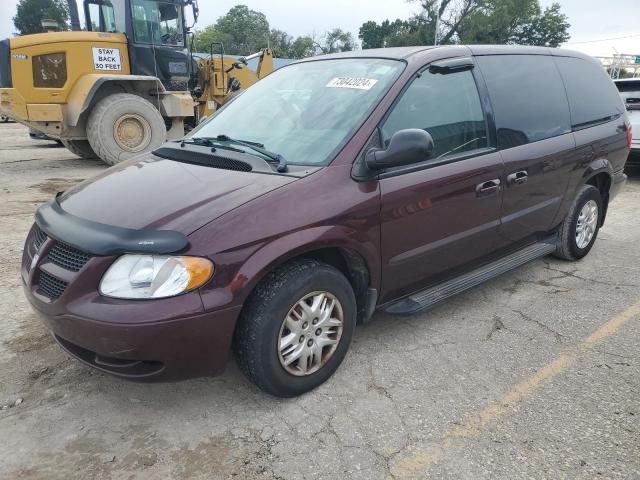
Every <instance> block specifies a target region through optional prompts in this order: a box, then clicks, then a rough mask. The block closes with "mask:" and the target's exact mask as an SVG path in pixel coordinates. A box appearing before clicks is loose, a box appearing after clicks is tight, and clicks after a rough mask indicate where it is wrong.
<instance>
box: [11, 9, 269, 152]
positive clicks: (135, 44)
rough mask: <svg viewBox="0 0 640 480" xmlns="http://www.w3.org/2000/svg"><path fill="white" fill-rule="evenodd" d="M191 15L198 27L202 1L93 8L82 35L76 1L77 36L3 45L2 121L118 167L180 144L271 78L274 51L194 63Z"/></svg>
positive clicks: (220, 54) (213, 55)
mask: <svg viewBox="0 0 640 480" xmlns="http://www.w3.org/2000/svg"><path fill="white" fill-rule="evenodd" d="M187 6H191V7H192V9H193V17H194V19H196V20H197V16H198V7H197V3H196V0H85V1H84V13H85V19H86V30H85V31H82V30H81V29H80V22H79V17H78V10H77V6H76V3H75V0H69V9H70V12H71V25H72V30H73V31H65V32H48V33H39V34H34V35H25V36H21V37H15V38H11V39H7V40H4V41H0V115H6V116H7V117H9V118H11V119H13V120H15V121H17V122H20V123H23V124H24V125H27V126H29V127H30V128H32V129H35V130H38V131H40V132H42V133H44V134H46V135H47V136H49V137H53V138H55V139H59V140H60V141H61V142H62V143H63V144H64V145H65V146H66V147H67V148H68V149H69V150H71V151H72V152H73V153H75V154H77V155H80V156H82V157H85V158H95V157H99V158H101V159H102V160H104V161H105V162H106V163H108V164H110V165H113V164H116V163H118V162H120V161H123V160H126V159H128V158H131V157H133V156H135V155H138V154H140V153H143V152H148V151H151V150H153V149H155V148H157V147H158V146H159V145H160V144H162V143H163V142H164V141H166V140H167V139H170V140H171V139H177V138H180V137H182V136H183V135H184V133H185V129H189V128H191V127H193V126H195V125H196V124H197V123H198V122H199V121H200V120H201V119H202V118H205V117H207V116H209V115H211V114H213V113H214V112H215V111H216V110H217V109H218V108H219V107H220V106H222V105H223V104H224V103H225V102H226V101H228V100H229V99H230V98H232V96H233V95H234V93H235V92H237V91H238V90H239V89H241V88H246V87H249V86H250V85H252V84H253V83H255V82H256V81H258V80H259V79H260V78H262V77H264V76H266V75H268V74H269V73H271V71H272V70H273V56H272V52H271V50H270V49H264V50H262V51H261V52H258V53H256V54H254V55H251V56H249V57H246V58H235V57H230V56H225V55H224V48H223V46H222V45H220V44H216V45H212V46H211V48H210V52H209V54H208V55H204V56H202V55H201V56H199V57H196V56H194V54H193V53H192V52H191V50H190V49H189V48H188V45H187V35H188V33H189V30H190V27H188V26H187V23H186V19H185V9H186V7H187ZM253 58H258V59H259V60H258V67H257V69H256V71H253V70H251V69H249V67H248V61H249V60H251V59H253Z"/></svg>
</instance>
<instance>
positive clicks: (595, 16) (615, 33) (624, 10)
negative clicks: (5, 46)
mask: <svg viewBox="0 0 640 480" xmlns="http://www.w3.org/2000/svg"><path fill="white" fill-rule="evenodd" d="M0 1H1V2H2V5H3V6H4V9H3V10H4V11H5V12H6V13H5V15H3V16H1V17H0V38H6V37H9V36H11V35H12V32H13V23H12V18H13V16H14V15H15V8H16V7H15V6H16V4H17V0H0ZM552 2H553V0H540V3H541V5H542V6H543V7H544V6H548V5H550V4H551V3H552ZM559 3H560V5H561V7H562V11H563V13H565V14H566V15H567V16H568V17H569V22H570V23H571V29H570V33H571V39H570V40H569V42H568V44H567V45H565V47H566V48H571V49H573V50H580V51H583V52H585V53H588V54H590V55H594V56H610V55H612V54H613V53H628V54H639V55H640V21H639V19H640V0H559ZM78 4H79V5H80V8H79V10H80V16H81V19H82V8H81V4H82V2H81V0H79V1H78ZM199 4H200V21H199V26H200V27H204V26H206V25H208V24H211V23H214V22H215V21H216V20H217V19H218V17H220V16H222V15H224V14H225V13H226V12H227V11H228V10H229V9H230V8H231V7H233V6H234V5H238V4H244V5H248V6H249V8H252V9H254V10H259V11H261V12H263V13H264V14H265V15H266V16H267V19H268V20H269V23H270V24H271V27H272V28H278V29H281V30H284V31H286V32H288V33H289V34H290V35H293V36H299V35H308V34H311V33H316V34H322V33H323V32H325V31H326V30H329V29H331V28H335V27H340V28H342V29H344V30H347V31H350V32H352V33H353V34H354V36H356V37H357V35H358V30H359V28H360V25H362V24H363V23H364V22H366V21H368V20H375V21H377V22H381V21H383V20H385V19H387V18H389V19H396V18H407V17H409V16H410V15H411V14H412V13H414V12H417V11H418V10H419V6H418V5H417V4H416V3H412V2H407V1H406V0H240V1H238V0H199ZM621 37H628V38H621ZM603 39H613V40H607V41H600V40H603Z"/></svg>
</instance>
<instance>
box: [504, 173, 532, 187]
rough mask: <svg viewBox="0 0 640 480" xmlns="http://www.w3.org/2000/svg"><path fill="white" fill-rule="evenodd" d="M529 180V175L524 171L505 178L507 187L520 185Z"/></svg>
mask: <svg viewBox="0 0 640 480" xmlns="http://www.w3.org/2000/svg"><path fill="white" fill-rule="evenodd" d="M527 178H529V174H528V173H527V171H526V170H522V171H520V172H516V173H512V174H511V175H509V176H508V177H507V185H513V184H516V185H522V184H523V183H524V182H526V181H527Z"/></svg>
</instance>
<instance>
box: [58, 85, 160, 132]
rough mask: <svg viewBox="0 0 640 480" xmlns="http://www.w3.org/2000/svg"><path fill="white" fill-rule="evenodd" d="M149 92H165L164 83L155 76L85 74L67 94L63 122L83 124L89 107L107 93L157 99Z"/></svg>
mask: <svg viewBox="0 0 640 480" xmlns="http://www.w3.org/2000/svg"><path fill="white" fill-rule="evenodd" d="M151 92H165V88H164V85H162V82H161V81H160V80H159V79H158V78H156V77H148V76H144V75H99V74H90V75H85V76H83V77H82V78H81V79H80V80H78V82H77V83H76V84H75V86H74V87H73V90H72V91H71V93H70V95H69V101H68V103H67V105H66V107H65V108H66V112H65V123H66V124H67V125H69V126H72V127H76V126H78V125H83V124H84V123H85V122H86V118H87V116H88V114H89V112H90V111H91V108H93V106H94V105H95V104H96V103H98V102H99V101H100V100H102V99H103V98H105V97H106V96H107V95H110V94H113V93H133V94H136V95H139V96H141V97H142V98H145V99H146V100H150V101H152V100H154V99H157V95H152V94H151ZM152 103H153V101H152Z"/></svg>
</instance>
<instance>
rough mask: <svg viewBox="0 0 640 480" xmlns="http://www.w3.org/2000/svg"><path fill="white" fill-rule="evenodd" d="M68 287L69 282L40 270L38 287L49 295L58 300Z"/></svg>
mask: <svg viewBox="0 0 640 480" xmlns="http://www.w3.org/2000/svg"><path fill="white" fill-rule="evenodd" d="M66 288H67V282H63V281H62V280H58V279H57V278H55V277H52V276H51V275H49V274H48V273H46V272H42V271H41V272H40V280H39V281H38V289H39V290H40V292H42V293H43V294H44V295H46V296H47V297H49V298H50V299H52V300H56V299H57V298H59V297H60V295H62V294H63V293H64V291H65V289H66Z"/></svg>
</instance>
